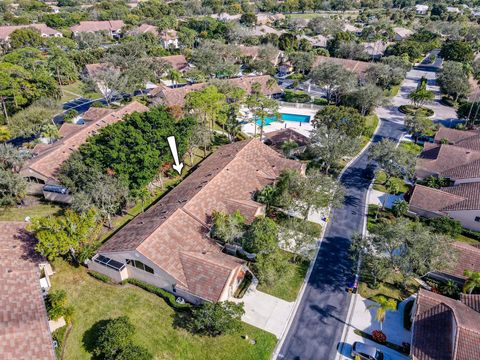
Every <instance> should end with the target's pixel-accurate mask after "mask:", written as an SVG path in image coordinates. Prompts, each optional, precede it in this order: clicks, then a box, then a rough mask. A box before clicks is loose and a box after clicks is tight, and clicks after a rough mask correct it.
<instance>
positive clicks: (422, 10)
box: [415, 4, 428, 15]
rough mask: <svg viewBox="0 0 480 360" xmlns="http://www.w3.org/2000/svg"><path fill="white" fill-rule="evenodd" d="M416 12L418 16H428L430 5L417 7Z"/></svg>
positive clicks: (418, 5)
mask: <svg viewBox="0 0 480 360" xmlns="http://www.w3.org/2000/svg"><path fill="white" fill-rule="evenodd" d="M415 12H416V14H417V15H427V13H428V5H424V4H417V5H415Z"/></svg>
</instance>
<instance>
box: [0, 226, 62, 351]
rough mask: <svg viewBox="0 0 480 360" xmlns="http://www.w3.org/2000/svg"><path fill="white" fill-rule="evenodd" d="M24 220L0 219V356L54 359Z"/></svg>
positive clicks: (36, 266)
mask: <svg viewBox="0 0 480 360" xmlns="http://www.w3.org/2000/svg"><path fill="white" fill-rule="evenodd" d="M24 226H25V223H21V222H0V268H1V269H2V271H0V284H1V285H0V303H1V304H2V306H1V307H0V319H1V321H0V349H1V351H0V353H1V356H0V357H1V358H2V359H39V360H40V359H41V360H51V359H55V354H54V350H53V343H52V338H51V336H50V330H49V327H48V319H47V311H46V309H45V303H44V301H43V297H42V292H41V289H40V269H39V264H40V263H41V262H42V261H43V259H42V258H41V257H40V256H39V255H38V254H37V253H36V252H35V251H34V250H33V247H34V245H35V241H34V239H33V237H32V236H31V235H30V234H28V233H27V232H25V230H24Z"/></svg>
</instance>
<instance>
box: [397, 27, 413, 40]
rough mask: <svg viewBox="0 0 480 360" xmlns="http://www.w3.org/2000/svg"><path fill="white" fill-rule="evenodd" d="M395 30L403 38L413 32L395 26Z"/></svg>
mask: <svg viewBox="0 0 480 360" xmlns="http://www.w3.org/2000/svg"><path fill="white" fill-rule="evenodd" d="M393 32H394V33H395V34H396V35H398V36H400V37H401V38H407V37H409V36H410V35H412V34H413V31H412V30H410V29H407V28H403V27H394V28H393Z"/></svg>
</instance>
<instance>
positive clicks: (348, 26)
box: [343, 23, 362, 35]
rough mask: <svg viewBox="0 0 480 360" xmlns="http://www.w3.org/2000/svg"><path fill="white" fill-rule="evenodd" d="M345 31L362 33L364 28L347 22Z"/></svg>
mask: <svg viewBox="0 0 480 360" xmlns="http://www.w3.org/2000/svg"><path fill="white" fill-rule="evenodd" d="M343 31H346V32H349V33H353V34H355V35H360V34H361V33H362V29H361V28H359V27H358V26H355V25H352V24H349V23H345V24H344V25H343Z"/></svg>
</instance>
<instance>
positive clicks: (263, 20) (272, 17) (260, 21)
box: [257, 13, 285, 25]
mask: <svg viewBox="0 0 480 360" xmlns="http://www.w3.org/2000/svg"><path fill="white" fill-rule="evenodd" d="M280 20H285V15H283V14H268V13H259V14H257V25H271V24H273V23H274V22H275V21H280Z"/></svg>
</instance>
